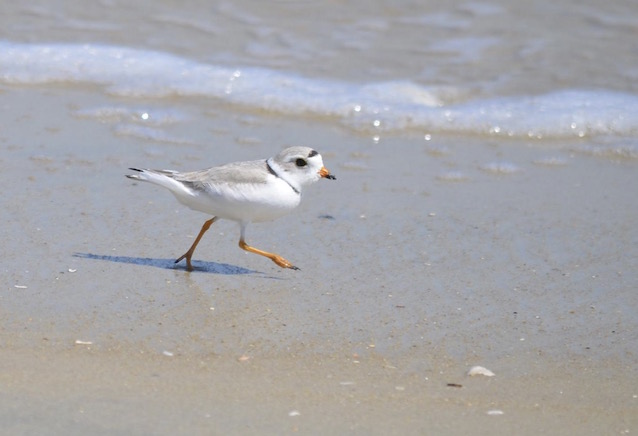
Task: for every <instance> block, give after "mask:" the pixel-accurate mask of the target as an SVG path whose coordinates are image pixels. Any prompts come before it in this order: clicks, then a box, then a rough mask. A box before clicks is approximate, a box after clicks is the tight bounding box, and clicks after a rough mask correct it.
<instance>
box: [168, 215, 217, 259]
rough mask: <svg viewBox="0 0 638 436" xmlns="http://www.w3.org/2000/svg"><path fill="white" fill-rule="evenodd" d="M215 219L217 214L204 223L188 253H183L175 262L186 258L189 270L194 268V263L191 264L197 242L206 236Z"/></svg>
mask: <svg viewBox="0 0 638 436" xmlns="http://www.w3.org/2000/svg"><path fill="white" fill-rule="evenodd" d="M215 221H217V217H216V216H214V217H212V218H211V219H209V220H208V221H206V222H205V223H204V225H203V226H202V229H201V230H200V231H199V235H197V238H195V242H193V245H191V248H189V249H188V251H187V252H186V253H184V254H182V255H181V256H180V257H179V258H178V259H177V260H176V261H175V263H178V262H179V261H181V260H182V259H186V269H187V270H188V271H192V270H193V265H191V257H193V253H194V252H195V247H197V244H199V240H200V239H202V236H204V233H206V230H208V229H209V228H210V226H211V225H212V224H213V223H214V222H215Z"/></svg>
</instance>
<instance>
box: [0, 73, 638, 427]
mask: <svg viewBox="0 0 638 436" xmlns="http://www.w3.org/2000/svg"><path fill="white" fill-rule="evenodd" d="M0 95H1V96H2V101H3V104H2V106H1V107H0V115H1V119H3V120H4V123H3V126H2V128H1V129H0V147H1V148H2V154H1V155H0V167H1V168H2V171H1V172H0V178H1V179H0V180H1V182H2V185H3V187H4V190H3V195H2V208H1V211H0V219H1V220H2V222H3V226H2V230H3V234H2V239H3V256H2V257H3V262H2V268H1V271H2V277H3V280H2V282H3V289H2V291H1V292H0V320H1V322H0V343H1V344H2V346H1V350H2V359H1V362H2V363H1V365H2V372H1V373H0V374H1V376H0V377H1V378H0V386H1V389H0V392H1V394H0V425H1V426H2V428H3V429H4V431H5V433H6V434H43V433H45V434H46V433H53V434H176V433H180V434H288V433H299V434H402V435H404V434H485V435H487V434H489V435H500V434H528V435H532V434H534V435H535V434H596V435H598V434H625V433H635V432H636V431H638V379H637V378H636V367H637V363H638V357H637V352H638V333H637V332H638V315H637V313H638V312H637V310H636V309H637V308H638V303H637V302H638V296H637V294H636V288H637V285H638V275H637V274H638V273H637V272H636V270H637V269H636V259H638V230H637V226H636V223H637V219H638V201H637V200H636V198H637V197H636V189H635V187H636V186H638V162H636V160H635V159H626V158H623V157H617V156H613V153H612V154H608V155H603V156H601V155H596V153H595V152H592V154H584V153H581V152H574V151H573V150H572V149H573V147H572V146H571V144H570V143H569V142H566V141H560V142H559V141H557V143H556V144H555V147H551V148H549V147H544V148H540V147H538V146H536V145H535V144H534V143H533V142H530V143H529V144H527V143H525V142H524V141H514V142H509V141H507V140H504V139H499V140H495V139H492V138H489V137H486V138H468V137H439V138H433V139H432V140H430V141H425V140H423V137H422V136H420V135H416V134H415V135H414V136H410V135H405V136H400V137H398V136H397V137H392V136H388V137H381V139H380V141H379V142H375V141H373V140H371V139H370V138H369V137H367V136H363V135H354V134H352V133H351V132H348V131H342V130H339V129H336V128H334V127H331V125H330V124H329V123H326V122H323V121H321V120H310V119H303V118H298V119H292V120H289V119H283V118H280V117H275V116H264V115H262V114H241V113H240V112H238V111H236V110H228V109H229V108H223V107H221V108H215V109H212V110H211V111H210V112H209V113H208V114H209V118H206V119H198V118H197V117H194V118H193V120H192V123H190V124H189V123H180V124H179V126H176V127H175V128H174V129H176V130H175V131H171V130H170V128H168V129H167V130H168V133H170V134H172V135H174V137H179V138H185V140H184V141H182V142H181V143H175V142H171V141H164V142H157V141H149V140H144V139H141V138H135V137H134V136H132V135H130V134H122V132H121V131H119V132H120V133H118V130H117V128H118V127H121V123H119V122H118V121H113V120H108V119H102V120H95V119H91V118H86V117H79V116H74V115H73V114H74V110H75V108H76V106H75V104H77V102H81V103H82V105H86V106H91V105H94V106H99V105H103V104H108V105H118V104H124V105H126V102H121V101H117V100H116V99H109V98H108V97H104V96H101V95H100V94H97V93H94V92H92V91H91V90H90V89H84V90H83V89H77V88H75V89H67V88H65V87H62V86H61V87H58V88H55V87H51V88H48V89H47V90H43V89H39V88H18V89H16V88H13V89H5V90H3V91H2V93H1V94H0ZM71 102H73V105H72V104H71ZM147 103H148V107H149V108H150V109H149V110H153V108H158V107H162V106H167V107H170V106H171V105H172V104H173V103H174V102H171V101H170V100H162V101H149V102H147ZM183 109H184V110H187V109H188V108H183ZM98 121H101V122H98ZM177 129H181V130H179V131H178V130H177ZM583 141H587V140H586V139H585V140H582V141H580V142H579V146H582V144H583ZM300 143H303V144H305V145H309V146H312V147H315V148H317V149H318V150H319V151H320V152H322V154H323V155H324V159H325V162H326V166H327V167H328V168H329V169H330V170H331V171H332V172H333V173H335V174H336V175H337V177H338V180H337V181H336V182H327V181H322V183H318V184H317V185H316V186H314V187H313V188H312V189H311V190H310V191H309V192H307V193H306V195H305V198H304V204H303V205H302V206H301V207H300V208H299V210H298V211H296V212H295V213H293V214H292V215H291V216H288V217H285V218H283V219H281V220H279V221H276V222H273V223H265V224H259V225H254V226H251V227H249V230H248V241H249V242H251V243H252V244H253V245H255V246H257V247H260V248H264V249H268V250H272V251H274V252H277V253H279V254H281V255H283V256H284V257H286V258H288V259H290V260H291V261H292V262H293V263H295V264H296V265H297V266H299V267H300V268H301V271H285V270H281V269H278V268H277V267H276V266H275V265H274V264H272V263H270V262H268V261H267V260H266V259H263V258H261V257H259V256H255V255H251V254H247V253H244V252H243V251H241V250H240V249H239V248H237V239H238V229H237V226H236V225H235V224H234V223H228V222H221V223H219V224H215V227H213V228H212V229H211V231H210V232H209V233H208V234H207V235H206V237H205V238H204V240H203V241H202V243H201V244H200V246H199V248H198V251H197V252H196V255H195V259H194V264H195V266H196V267H198V270H196V271H194V272H193V273H188V272H186V271H185V270H184V269H183V266H178V267H175V266H174V265H173V264H172V260H173V259H174V258H175V257H177V256H179V255H180V254H182V252H183V251H185V249H186V248H188V246H189V245H190V243H191V242H192V238H193V237H194V236H195V235H196V233H197V231H198V230H199V228H200V226H201V224H202V223H203V221H204V220H205V219H206V217H205V216H204V215H201V214H199V213H196V212H192V211H189V210H186V209H183V208H182V207H181V206H180V205H179V204H178V203H177V202H176V201H175V200H174V199H173V198H172V197H171V195H170V194H169V193H167V192H164V191H162V190H161V189H160V188H157V187H153V186H149V185H140V184H137V185H136V184H134V183H131V181H130V180H127V179H126V178H124V174H125V172H126V168H127V167H129V166H149V167H171V168H175V169H182V170H187V169H196V168H202V167H207V166H210V165H214V164H220V163H224V162H228V161H232V160H243V159H253V158H259V157H268V156H270V155H271V154H273V153H275V152H277V151H278V150H280V149H281V148H283V147H284V146H288V145H293V144H300ZM591 145H592V150H595V148H594V147H595V143H594V142H593V141H592V144H591ZM473 365H483V366H485V367H487V368H489V369H490V370H492V371H494V373H495V374H496V376H495V377H490V378H488V377H482V376H476V377H468V376H466V375H465V373H466V371H467V370H468V369H469V368H470V367H471V366H473Z"/></svg>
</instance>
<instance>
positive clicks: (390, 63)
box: [0, 1, 638, 158]
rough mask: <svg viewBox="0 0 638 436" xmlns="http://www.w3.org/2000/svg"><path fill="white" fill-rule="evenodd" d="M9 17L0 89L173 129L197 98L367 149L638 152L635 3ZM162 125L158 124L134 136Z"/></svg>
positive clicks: (75, 9)
mask: <svg viewBox="0 0 638 436" xmlns="http://www.w3.org/2000/svg"><path fill="white" fill-rule="evenodd" d="M59 6H62V5H59ZM5 8H6V9H8V11H7V14H5V21H6V25H5V26H3V30H2V34H0V37H1V38H2V39H3V40H4V41H3V42H2V43H0V67H1V68H2V75H1V76H0V78H1V80H2V82H4V83H5V84H6V85H16V84H21V85H24V84H47V83H49V84H51V83H58V84H59V83H64V84H65V85H66V86H86V85H97V86H99V88H100V89H101V91H102V92H104V93H106V94H108V95H112V96H118V97H125V101H126V102H127V103H128V104H134V103H135V102H136V101H138V102H139V101H143V100H144V99H148V98H152V99H167V98H171V99H173V100H171V105H172V106H173V107H176V109H175V111H176V112H177V114H178V116H177V119H172V121H174V122H176V123H179V122H180V120H179V118H180V116H181V115H182V114H180V110H179V106H180V105H181V104H183V105H189V104H191V103H192V102H193V101H196V100H199V99H201V98H203V99H205V101H207V102H208V105H210V106H213V105H215V106H217V105H220V104H221V105H224V107H226V108H227V109H230V108H229V107H228V104H231V105H238V108H241V109H240V110H243V111H266V112H274V113H280V114H284V115H286V116H297V117H304V116H309V117H312V118H315V119H321V120H324V121H325V122H328V123H337V124H338V125H341V126H346V127H347V128H350V129H354V130H356V131H360V132H363V133H364V134H366V135H370V136H371V137H372V138H373V139H374V140H378V139H379V138H380V137H381V136H382V135H384V134H388V133H400V132H410V133H420V134H422V135H423V137H427V138H431V137H432V135H437V134H441V133H452V134H454V133H461V134H466V135H474V136H475V135H485V136H492V137H510V138H518V139H523V140H526V139H534V140H535V141H536V142H535V143H537V144H539V145H542V144H543V140H548V141H554V140H556V139H578V138H585V137H586V138H596V139H597V142H599V147H600V148H601V149H602V150H601V151H600V154H605V152H608V153H609V154H612V155H616V156H621V157H622V156H626V157H631V158H634V157H636V156H637V154H638V152H637V150H636V144H635V138H636V136H637V135H638V115H637V114H638V96H637V95H636V92H637V89H636V85H635V84H636V83H637V80H636V79H637V78H638V68H636V65H637V64H638V62H637V61H638V55H636V53H635V50H633V49H632V43H631V41H632V35H633V34H634V33H635V32H636V27H635V24H634V23H633V21H631V20H628V19H627V18H626V17H627V16H631V14H632V13H633V12H634V9H635V6H634V5H633V4H631V3H630V2H628V1H627V2H616V3H614V5H613V6H611V5H596V4H595V3H594V4H590V5H587V4H583V3H582V2H573V3H566V4H562V5H560V6H559V5H556V4H555V3H553V2H544V3H538V2H536V3H534V5H531V4H530V5H527V4H525V3H524V2H520V3H516V4H513V5H512V4H510V3H508V2H505V3H498V2H489V3H488V2H457V3H455V4H450V3H445V6H443V5H436V4H428V5H423V4H421V3H420V2H416V3H414V2H386V3H384V4H382V5H378V6H377V7H375V8H373V9H372V10H370V9H371V8H361V5H358V4H356V3H348V5H330V6H328V5H326V6H317V5H315V4H312V3H308V2H299V3H290V2H276V3H273V4H272V5H269V6H268V7H267V8H266V7H263V6H261V5H258V4H252V3H249V2H246V3H241V2H240V3H237V2H234V3H232V4H231V3H221V4H217V5H210V6H202V5H199V4H193V5H189V4H184V5H181V4H180V6H179V7H177V6H176V5H175V4H174V3H172V2H156V3H153V6H152V8H151V9H150V10H149V8H148V7H147V6H146V5H144V6H141V5H140V4H136V5H126V7H124V6H123V5H120V4H118V3H117V2H109V1H104V2H101V3H97V4H94V5H91V6H89V7H88V8H87V7H86V6H85V5H84V4H82V5H81V6H80V4H79V3H78V4H76V5H74V4H73V3H68V2H65V3H64V4H63V7H56V6H54V5H53V4H51V3H42V4H41V5H33V4H31V5H28V6H26V5H23V6H20V5H12V6H5ZM362 11H363V12H362ZM25 35H28V37H26V36H25ZM176 103H177V104H176ZM81 110H83V111H85V112H87V111H88V112H91V111H93V112H94V113H100V111H101V113H102V114H103V113H104V111H107V112H108V111H110V112H111V113H112V112H113V111H119V110H121V108H120V107H113V108H90V107H88V108H81ZM162 117H163V114H162V113H159V114H153V113H151V114H148V115H147V118H145V120H146V121H147V122H146V123H144V122H140V124H149V122H148V121H151V120H153V119H158V118H162ZM126 130H127V129H126V128H123V129H122V132H121V133H123V134H126ZM137 131H139V129H132V134H135V132H137ZM156 135H157V137H161V135H160V134H159V133H157V134H156ZM600 138H602V140H599V139H600ZM183 140H184V141H186V140H187V139H186V138H184V139H183Z"/></svg>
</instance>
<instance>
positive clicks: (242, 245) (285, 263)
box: [239, 236, 299, 270]
mask: <svg viewBox="0 0 638 436" xmlns="http://www.w3.org/2000/svg"><path fill="white" fill-rule="evenodd" d="M239 247H240V248H241V249H242V250H246V251H250V252H251V253H255V254H259V255H260V256H264V257H267V258H268V259H270V260H272V261H273V262H275V263H276V264H277V265H279V266H280V267H282V268H290V269H296V270H298V269H299V268H297V267H296V266H294V265H293V264H292V263H290V262H288V261H287V260H286V259H284V258H283V257H281V256H279V255H278V254H274V253H269V252H267V251H263V250H260V249H259V248H255V247H251V246H250V245H248V244H246V241H244V237H243V236H242V237H241V238H240V239H239Z"/></svg>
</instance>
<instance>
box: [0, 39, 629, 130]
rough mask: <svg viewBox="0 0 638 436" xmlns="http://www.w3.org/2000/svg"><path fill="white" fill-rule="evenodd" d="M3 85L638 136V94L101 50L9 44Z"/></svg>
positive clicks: (412, 123) (403, 123)
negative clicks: (492, 88)
mask: <svg viewBox="0 0 638 436" xmlns="http://www.w3.org/2000/svg"><path fill="white" fill-rule="evenodd" d="M0 82H2V83H5V84H9V85H10V84H31V85H38V84H54V83H67V84H68V83H70V84H73V83H77V84H94V85H101V86H103V87H104V89H105V92H107V93H109V94H113V95H117V96H121V97H129V98H140V97H144V98H164V97H168V96H171V97H182V98H190V97H207V98H211V99H217V100H221V101H224V102H228V103H232V104H239V105H243V106H246V107H248V108H249V109H256V110H266V111H273V112H278V113H284V114H290V115H295V114H298V115H301V114H309V115H315V116H318V117H323V118H325V117H332V118H336V119H337V120H338V121H339V122H341V123H342V124H344V125H346V126H348V127H349V128H352V129H355V130H359V131H364V132H367V131H373V132H376V131H378V132H392V131H400V130H404V129H418V130H421V131H427V132H429V133H434V132H446V133H461V134H478V135H494V136H507V137H512V138H536V139H542V138H578V137H585V136H597V135H611V136H634V135H636V134H638V96H635V95H631V94H624V93H619V92H611V91H605V90H569V89H568V90H559V91H556V92H552V93H548V94H542V95H535V96H516V97H511V96H510V97H491V98H476V97H474V99H470V100H466V101H459V95H463V92H464V91H463V90H462V89H458V90H455V89H451V88H450V87H446V88H438V87H427V86H423V85H420V84H416V83H413V82H409V81H404V80H397V81H389V82H372V83H366V82H361V83H350V82H343V81H336V80H330V79H321V78H306V77H302V76H299V75H297V74H294V73H292V72H281V71H275V70H270V69H265V68H255V67H250V68H248V67H247V68H243V67H237V68H229V67H227V66H218V65H212V64H207V63H203V62H198V61H195V60H190V59H187V58H183V57H179V56H176V55H173V54H169V53H163V52H157V51H151V50H143V49H134V48H128V47H118V46H109V45H99V44H81V45H80V44H22V43H12V42H6V41H5V42H0Z"/></svg>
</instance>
